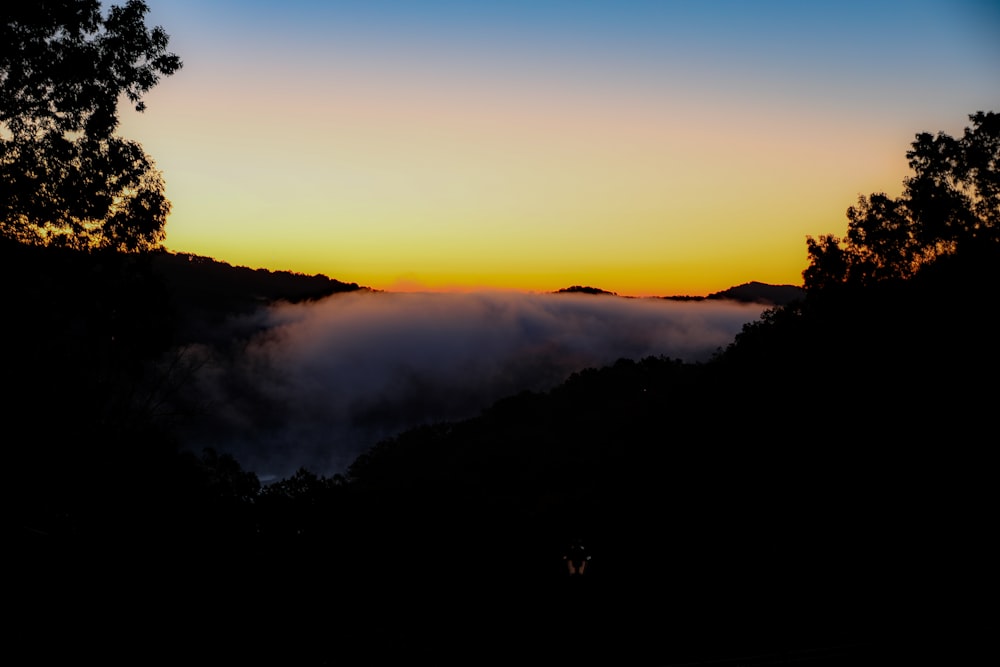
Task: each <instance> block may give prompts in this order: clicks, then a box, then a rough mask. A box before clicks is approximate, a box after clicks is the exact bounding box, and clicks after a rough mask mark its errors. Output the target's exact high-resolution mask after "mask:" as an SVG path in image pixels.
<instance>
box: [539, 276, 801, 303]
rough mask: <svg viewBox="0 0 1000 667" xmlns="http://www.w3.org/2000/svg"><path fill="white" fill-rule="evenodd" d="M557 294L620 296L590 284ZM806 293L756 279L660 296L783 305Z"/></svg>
mask: <svg viewBox="0 0 1000 667" xmlns="http://www.w3.org/2000/svg"><path fill="white" fill-rule="evenodd" d="M556 294H606V295H610V296H618V293H617V292H609V291H607V290H603V289H600V288H598V287H591V286H589V285H587V286H583V285H573V286H572V287H564V288H563V289H560V290H558V291H557V292H556ZM804 295H805V290H803V289H802V288H801V287H796V286H795V285H769V284H767V283H760V282H756V281H752V282H748V283H743V284H742V285H736V286H735V287H730V288H729V289H725V290H722V291H721V292H713V293H712V294H709V295H708V296H689V295H674V296H665V297H660V298H663V299H669V300H671V301H704V300H706V299H730V300H732V301H742V302H745V303H760V304H766V305H770V306H783V305H785V304H787V303H791V302H792V301H795V300H796V299H801V298H802V297H803V296H804Z"/></svg>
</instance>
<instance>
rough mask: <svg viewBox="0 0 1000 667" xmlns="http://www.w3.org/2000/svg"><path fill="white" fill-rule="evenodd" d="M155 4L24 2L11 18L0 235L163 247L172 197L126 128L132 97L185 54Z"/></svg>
mask: <svg viewBox="0 0 1000 667" xmlns="http://www.w3.org/2000/svg"><path fill="white" fill-rule="evenodd" d="M147 11H148V7H147V6H146V3H145V2H141V1H139V0H128V1H127V2H126V3H125V4H123V5H115V6H112V7H111V8H110V9H109V10H108V11H107V12H106V13H102V11H101V3H100V2H99V1H98V0H36V1H35V2H30V3H29V2H24V3H13V4H11V5H10V6H9V7H8V8H6V9H5V10H4V14H5V16H4V18H3V20H2V22H0V174H2V179H0V235H2V236H5V237H8V238H14V239H17V240H19V241H23V242H29V243H38V244H45V245H61V246H70V247H76V248H83V249H93V248H113V249H116V250H126V251H132V250H143V249H148V248H151V247H156V246H158V245H159V243H160V242H161V241H162V239H163V234H164V231H163V228H164V225H165V222H166V216H167V214H168V213H169V210H170V203H169V202H168V201H167V199H166V197H165V195H164V184H163V179H162V176H161V174H160V173H159V171H157V169H156V168H155V165H154V164H153V161H152V159H151V158H150V157H149V156H148V155H147V154H146V153H145V151H144V150H143V148H142V146H141V145H140V144H139V143H137V142H135V141H130V140H127V139H124V138H122V137H119V136H117V135H116V133H115V131H116V129H117V127H118V108H119V102H120V101H122V99H123V98H124V99H127V100H128V102H129V103H130V104H131V105H132V106H133V107H134V108H135V110H136V111H140V112H141V111H143V110H144V109H145V104H144V102H143V96H144V94H145V93H146V92H148V91H149V90H150V89H151V88H152V87H153V86H154V85H156V83H157V82H158V81H159V80H160V78H161V77H162V76H168V75H170V74H173V73H174V72H176V71H177V70H178V69H179V68H180V67H181V61H180V59H179V58H178V56H176V55H175V54H173V53H170V52H168V51H167V44H168V40H169V38H168V35H167V34H166V32H164V30H163V29H162V28H160V27H155V28H152V29H149V28H147V27H146V25H145V15H146V13H147Z"/></svg>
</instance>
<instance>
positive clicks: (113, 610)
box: [0, 2, 1000, 665]
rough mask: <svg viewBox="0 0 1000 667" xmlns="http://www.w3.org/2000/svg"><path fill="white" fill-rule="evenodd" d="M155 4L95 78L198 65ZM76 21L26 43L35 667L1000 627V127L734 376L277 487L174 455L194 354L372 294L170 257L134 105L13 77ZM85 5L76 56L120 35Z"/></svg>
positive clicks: (25, 533)
mask: <svg viewBox="0 0 1000 667" xmlns="http://www.w3.org/2000/svg"><path fill="white" fill-rule="evenodd" d="M43 4H45V3H43ZM52 4H53V6H55V5H58V4H59V3H52ZM63 4H66V5H72V4H79V5H81V7H82V6H84V5H87V6H89V4H90V3H63ZM60 6H61V5H60ZM141 6H142V3H135V2H130V3H127V5H126V6H125V8H124V9H122V13H121V15H119V16H117V22H112V23H109V24H107V25H104V26H103V29H104V30H109V31H112V32H114V31H119V32H120V33H121V35H120V36H122V37H123V39H124V38H125V37H128V39H126V40H125V43H127V45H128V46H129V48H130V49H131V50H130V51H129V53H130V54H132V55H133V56H135V58H136V60H137V62H141V63H145V64H144V65H142V66H141V67H138V66H137V68H135V69H132V70H128V71H117V70H116V71H114V72H111V73H106V72H100V71H89V72H84V73H83V74H82V75H81V76H83V77H84V78H85V79H87V78H95V77H96V78H98V79H99V78H100V77H101V76H105V75H106V76H107V80H109V81H114V82H117V84H116V85H119V86H120V92H123V93H124V94H126V95H127V96H128V97H129V99H132V100H133V101H134V102H138V101H139V99H140V98H141V95H142V93H143V92H145V90H148V88H149V87H150V86H151V85H152V84H154V83H155V81H156V79H157V77H158V76H161V75H169V74H170V73H172V72H173V71H175V70H176V69H177V68H178V67H179V66H180V62H179V60H177V59H176V57H175V56H172V54H169V53H167V52H166V50H165V49H166V39H165V35H162V34H160V33H158V32H156V30H153V31H147V30H146V29H145V28H144V27H143V26H142V12H141V11H140V10H141ZM22 14H23V16H22ZM56 14H57V12H54V11H53V12H51V13H50V14H48V15H46V16H41V15H38V16H36V15H33V14H32V10H30V9H27V8H25V9H21V8H19V9H17V10H16V12H15V16H14V19H13V20H9V21H7V23H6V25H5V28H4V30H5V31H6V32H5V33H4V35H3V37H4V39H3V40H2V43H4V44H5V46H4V47H3V51H2V52H0V69H2V71H3V72H5V73H7V75H6V76H5V77H3V78H2V79H0V110H2V115H0V122H2V124H3V126H4V128H5V130H6V131H5V132H3V133H0V150H2V152H0V170H2V172H3V181H2V182H3V186H2V189H0V216H2V220H0V232H2V234H0V237H2V241H0V258H2V261H0V274H2V283H0V284H2V285H3V286H4V290H5V295H6V301H7V303H8V314H7V315H6V321H5V326H4V327H2V334H0V336H2V347H0V349H2V350H3V355H4V369H5V370H4V380H5V387H6V390H5V399H4V416H5V421H6V422H7V424H8V426H7V433H8V436H7V437H6V438H5V444H6V450H7V451H8V452H9V453H10V454H11V456H10V457H9V458H8V463H7V471H8V474H7V480H8V493H9V495H8V501H7V508H8V517H9V519H10V520H9V521H8V523H7V527H8V542H9V543H10V544H11V545H12V547H13V549H12V550H11V551H12V552H13V553H14V556H15V558H14V561H13V564H12V565H10V566H9V567H10V571H9V575H10V576H9V582H10V587H11V588H12V589H13V593H12V594H11V595H10V596H9V597H8V605H9V608H10V609H11V610H12V612H13V613H14V616H15V621H14V623H15V627H14V628H13V629H14V635H15V636H17V637H19V638H20V639H21V641H22V642H23V645H22V648H23V649H24V650H25V651H27V652H28V654H29V655H31V656H33V659H32V661H38V662H41V661H45V660H48V659H53V658H56V657H57V656H62V657H64V658H65V657H70V656H73V657H80V656H87V655H89V656H94V657H101V658H102V659H107V660H109V661H112V662H118V661H124V660H130V661H145V660H148V659H161V658H166V659H175V660H180V659H188V658H190V657H191V656H193V655H198V656H200V658H204V659H207V660H215V661H217V662H222V663H224V664H228V663H239V662H250V663H254V662H262V661H270V662H276V663H278V664H331V663H338V662H346V663H354V662H380V661H384V660H401V659H406V660H412V659H417V658H421V657H422V658H427V659H433V660H436V661H438V662H463V663H470V662H471V663H482V662H507V661H513V660H518V661H523V660H537V661H540V662H557V663H567V662H577V663H579V662H587V663H600V664H606V663H608V662H613V663H616V664H629V663H633V664H634V663H639V664H709V663H710V664H724V665H728V664H777V663H778V662H783V663H789V662H791V663H801V664H862V663H866V662H870V663H871V664H885V663H886V662H896V661H898V660H899V658H900V657H901V656H903V655H904V654H906V655H910V654H919V655H922V656H925V657H926V656H928V655H934V654H935V652H938V653H937V654H938V655H939V657H944V658H949V657H955V656H956V655H958V652H959V651H960V650H961V647H963V646H968V645H969V641H970V640H971V639H975V638H977V637H979V636H980V633H981V632H982V630H983V628H984V627H985V619H980V618H977V617H976V615H975V614H974V613H972V609H971V608H967V607H965V606H964V605H963V604H961V603H960V602H959V600H960V599H961V597H964V596H961V595H958V594H959V593H964V594H968V593H970V592H971V593H972V596H973V597H975V596H976V595H977V594H978V593H977V592H978V591H981V590H983V588H984V587H983V583H982V580H981V576H982V575H983V573H984V572H985V569H984V568H985V566H986V564H987V562H986V553H987V552H986V546H985V544H986V538H987V537H988V533H989V532H990V531H989V527H990V526H992V519H993V516H994V515H993V512H992V511H990V510H989V509H987V508H988V507H989V504H988V497H989V496H990V495H991V494H989V493H988V491H989V489H990V488H991V487H990V486H988V485H989V484H991V483H992V479H991V474H990V473H991V470H992V468H991V467H990V466H988V465H987V461H988V460H989V459H988V456H987V455H988V451H989V450H990V449H992V448H993V446H994V441H995V440H996V426H995V425H996V405H997V392H996V378H997V371H998V367H1000V365H998V357H1000V352H998V348H997V345H996V340H995V336H994V335H992V334H993V333H995V331H996V329H995V313H994V312H993V311H994V310H995V307H996V294H997V290H998V288H1000V275H998V274H1000V169H998V165H1000V116H998V115H997V114H996V113H994V112H976V113H973V114H971V115H970V116H969V123H970V124H969V127H967V128H966V130H965V133H964V134H963V135H961V136H958V137H952V136H949V135H947V134H944V133H938V134H936V135H932V134H927V133H921V134H917V135H916V136H915V139H914V141H913V143H912V145H911V149H910V150H909V151H908V152H907V158H908V160H909V164H910V167H911V170H912V176H910V177H909V178H907V180H906V181H905V182H904V184H903V191H902V194H901V195H900V196H898V197H890V196H888V195H886V194H885V193H873V194H871V195H869V196H862V197H860V198H859V200H858V202H857V203H856V204H855V205H852V206H850V208H848V210H847V219H848V228H847V232H846V234H844V235H836V234H827V235H823V236H819V237H817V238H809V239H807V240H806V247H805V248H804V251H805V255H806V257H807V261H808V264H807V266H806V268H805V269H804V272H803V283H802V286H801V293H800V294H799V296H798V297H797V298H794V299H793V300H791V301H788V302H787V303H783V304H781V305H774V306H772V307H771V308H769V309H768V310H767V311H765V313H764V315H763V316H762V317H761V318H760V319H759V320H757V321H754V322H751V323H749V324H747V325H746V326H745V327H744V329H743V331H742V332H741V333H740V334H739V335H738V336H737V337H736V338H735V340H734V341H733V342H732V343H731V344H730V345H729V346H728V347H726V348H725V349H722V350H719V352H718V353H717V355H716V356H715V357H714V358H713V359H711V360H710V361H708V362H704V363H687V362H681V361H679V360H676V359H671V358H667V357H648V358H642V359H621V360H619V361H618V362H617V363H614V364H612V365H609V366H607V367H600V368H584V369H580V370H579V371H578V372H576V373H574V374H572V375H571V376H570V377H568V378H567V379H566V380H565V382H563V383H561V384H560V385H558V386H556V387H555V388H553V389H552V390H551V391H546V392H532V391H525V392H522V393H519V394H515V395H511V396H509V397H507V398H505V399H503V400H500V401H498V402H496V403H495V404H493V405H492V406H490V407H489V408H488V409H486V410H484V411H483V412H482V414H480V415H478V416H476V417H473V418H470V419H467V420H462V421H458V422H445V423H433V424H427V425H424V426H421V427H419V428H415V429H412V430H408V431H405V432H402V433H399V434H398V435H396V436H394V437H392V438H389V439H386V440H384V441H382V442H379V443H376V444H374V445H373V446H372V447H371V449H370V450H369V451H367V452H366V453H364V454H363V455H361V456H360V457H358V458H357V459H356V460H355V461H354V462H353V464H352V465H351V466H350V468H349V469H348V471H347V472H346V474H343V475H334V476H332V477H326V476H323V475H317V474H315V473H314V472H312V471H310V470H308V469H306V468H303V469H301V470H299V471H298V472H297V473H296V474H295V475H293V476H291V477H288V478H286V479H282V480H279V481H276V482H272V483H268V484H262V483H261V482H260V480H259V479H258V478H257V477H256V475H255V474H253V473H252V472H249V471H247V470H245V469H244V468H243V467H242V466H241V463H240V461H238V460H236V459H235V458H234V457H233V456H231V455H228V454H225V453H222V452H218V451H215V450H212V449H205V450H203V451H191V450H189V449H187V448H186V447H185V446H184V443H183V441H181V440H180V439H179V438H178V437H177V435H176V432H175V430H174V426H175V424H176V423H177V422H178V420H183V419H184V418H185V416H184V415H178V414H172V413H170V412H169V411H167V410H165V406H168V405H170V402H169V400H168V398H169V396H171V395H173V394H174V393H176V392H183V391H184V390H185V382H187V381H188V380H189V375H188V374H187V373H188V370H189V369H185V368H184V367H183V364H181V363H179V362H178V358H177V355H176V350H177V349H178V346H179V345H183V344H184V343H185V342H189V341H190V340H192V339H194V338H197V337H199V336H201V337H204V336H207V335H210V332H211V331H212V327H211V323H212V321H213V320H215V319H218V320H220V321H221V319H224V318H225V317H227V316H228V315H231V314H233V313H238V312H245V311H247V310H252V309H253V308H255V307H257V306H259V305H260V304H264V303H269V302H273V301H277V300H289V301H296V300H309V299H318V298H321V297H322V296H327V295H329V294H333V293H337V292H343V291H352V290H358V289H364V288H362V287H359V286H358V285H357V284H354V283H342V282H339V281H337V280H332V279H329V278H327V277H325V276H304V275H299V274H293V273H289V272H271V271H263V270H253V269H248V268H246V267H232V266H229V265H226V264H224V263H223V262H219V261H218V260H213V259H210V258H199V257H196V256H193V255H178V254H174V253H169V252H167V251H165V250H164V249H163V248H162V243H161V242H162V238H163V225H164V224H165V219H166V213H167V212H168V211H169V202H167V201H166V200H165V198H164V197H163V196H162V195H163V190H162V182H160V181H158V180H157V178H156V174H155V173H153V170H152V167H151V166H150V163H149V161H148V160H147V159H146V158H145V156H144V153H142V149H141V147H140V146H137V145H135V144H132V143H129V142H128V141H126V140H122V139H120V138H117V137H116V136H115V135H114V133H113V130H114V126H115V122H114V121H115V118H114V112H113V110H112V109H111V108H109V107H108V106H107V104H106V100H104V98H103V97H102V95H103V92H102V91H105V90H106V87H105V86H95V87H94V89H93V90H91V89H86V90H84V92H83V93H80V92H79V90H78V93H77V94H74V95H69V96H65V97H59V91H61V90H65V89H63V88H60V87H59V86H48V87H46V86H40V87H33V86H32V85H30V84H31V82H30V81H21V80H19V79H18V77H16V76H14V75H13V74H12V73H13V72H15V71H17V72H31V71H34V72H36V76H42V75H41V74H38V72H39V71H43V70H44V68H40V67H35V68H34V69H32V68H24V69H16V70H15V68H14V67H13V64H14V63H17V62H21V61H20V60H18V59H19V58H20V59H25V58H30V59H34V60H32V61H31V62H33V63H36V65H37V63H38V62H41V60H38V59H39V58H44V54H41V55H40V54H39V52H37V48H41V47H40V46H39V44H41V43H42V42H43V41H44V40H42V41H37V40H35V36H37V35H43V34H47V33H46V32H45V30H46V29H47V27H51V26H49V25H48V24H46V23H45V21H48V20H53V21H55V20H56V19H55V18H53V17H54V16H56ZM75 16H76V17H77V18H76V19H74V20H76V21H77V24H75V25H76V30H77V33H75V34H76V38H75V39H70V38H67V42H66V44H65V45H64V46H65V48H67V49H69V48H85V47H86V48H91V47H89V46H87V44H88V43H86V42H85V40H83V39H82V37H81V35H85V34H87V30H88V29H91V30H98V29H101V26H99V25H98V24H97V23H88V22H87V20H86V17H85V16H84V17H83V18H81V16H83V15H82V14H81V15H75ZM57 18H58V17H57ZM18 21H20V23H18ZM12 26H13V27H12ZM25 26H27V27H25ZM88 26H89V28H88ZM15 28H16V30H15ZM29 28H30V30H29ZM61 34H64V35H70V36H72V34H73V31H72V30H69V31H68V32H63V33H61ZM14 36H16V37H17V38H18V40H21V41H17V40H15V39H14ZM45 43H47V44H50V45H51V44H52V43H53V42H52V41H51V40H50V41H48V42H45ZM102 43H103V44H107V43H115V42H113V41H112V42H102ZM12 44H13V46H12ZM17 44H21V45H22V47H23V48H22V49H21V50H18V48H16V45H17ZM36 47H37V48H36ZM94 48H98V47H94ZM100 48H104V47H100ZM139 54H141V56H142V57H139ZM95 62H106V61H105V60H101V59H98V60H96V61H95ZM107 62H110V61H107ZM115 62H118V61H115ZM118 66H119V65H109V67H112V68H113V67H118ZM43 74H44V76H46V77H50V78H51V77H56V76H61V75H62V74H61V73H60V72H57V71H44V72H43ZM46 80H50V79H46ZM123 81H124V82H125V83H124V84H122V82H123ZM46 90H47V91H48V97H45V98H44V99H33V98H32V97H31V96H32V95H33V94H36V93H37V94H42V93H39V92H38V91H46ZM33 91H34V92H33ZM88 95H89V96H90V97H88ZM88 99H89V100H90V101H92V102H93V103H92V104H86V103H85V102H87V100H88ZM108 184H112V185H108ZM71 186H72V187H71ZM114 187H119V188H121V190H120V191H119V192H117V193H116V192H113V191H112V190H113V189H114ZM570 290H571V291H594V292H596V293H600V292H603V290H597V289H596V288H582V287H576V288H570ZM595 298H605V297H604V296H601V297H597V296H595ZM608 298H610V297H608ZM615 298H617V297H615ZM583 549H585V550H586V554H587V556H581V554H582V553H583V551H582V550H583ZM944 610H947V612H946V613H945V611H944ZM754 660H756V662H754Z"/></svg>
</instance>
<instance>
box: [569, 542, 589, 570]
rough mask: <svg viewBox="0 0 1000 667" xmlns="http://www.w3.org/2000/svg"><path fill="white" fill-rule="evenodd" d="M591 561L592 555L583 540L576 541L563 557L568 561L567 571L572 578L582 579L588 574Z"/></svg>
mask: <svg viewBox="0 0 1000 667" xmlns="http://www.w3.org/2000/svg"><path fill="white" fill-rule="evenodd" d="M590 559H591V555H590V553H589V552H588V551H587V548H586V547H585V546H584V544H583V541H582V540H575V541H574V542H573V543H572V544H571V545H570V547H569V549H567V551H566V554H565V555H564V556H563V560H565V561H566V569H567V571H568V572H569V575H570V576H571V577H582V576H583V575H584V574H585V573H586V572H587V565H588V563H590Z"/></svg>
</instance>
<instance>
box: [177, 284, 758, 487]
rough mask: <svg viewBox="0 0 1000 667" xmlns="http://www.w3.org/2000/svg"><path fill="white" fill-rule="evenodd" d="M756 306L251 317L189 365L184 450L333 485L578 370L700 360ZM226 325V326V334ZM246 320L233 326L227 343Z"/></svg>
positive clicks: (610, 301)
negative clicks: (405, 446) (440, 424)
mask: <svg viewBox="0 0 1000 667" xmlns="http://www.w3.org/2000/svg"><path fill="white" fill-rule="evenodd" d="M763 309H764V306H761V305H753V304H738V303H733V302H725V301H698V302H676V301H668V300H662V299H625V298H618V297H611V296H592V295H583V294H522V293H505V292H485V293H472V294H412V293H377V292H352V293H347V294H338V295H334V296H331V297H329V298H327V299H324V300H322V301H320V302H316V303H310V304H294V305H293V304H278V305H274V306H271V307H268V308H266V309H262V310H261V311H260V312H259V313H257V314H256V315H255V318H254V319H255V322H254V324H255V325H256V327H257V329H258V333H257V334H255V335H254V336H252V337H251V338H250V339H249V340H246V341H245V344H242V345H238V346H233V347H232V348H229V349H222V348H215V347H212V348H210V347H207V346H206V347H199V348H193V349H191V350H188V352H187V354H188V356H189V358H191V359H194V358H197V359H198V360H199V363H200V364H201V365H200V366H199V368H198V371H197V373H196V374H195V376H194V379H193V382H192V383H191V386H190V388H189V390H188V391H187V392H186V395H185V398H184V400H185V402H186V405H187V407H192V406H196V407H197V408H198V411H199V412H200V413H201V414H200V416H199V417H197V418H196V419H194V420H192V421H190V422H189V423H188V424H187V427H186V429H185V431H184V433H185V438H186V444H187V445H188V446H191V447H193V448H195V449H196V450H200V449H201V448H203V447H212V448H214V449H216V450H218V451H223V452H229V453H232V454H233V455H234V456H236V457H237V459H238V460H239V461H240V463H241V464H242V465H243V467H244V468H246V469H248V470H252V471H253V472H256V473H257V474H258V475H259V476H260V477H261V480H262V481H264V482H267V481H270V480H271V479H274V478H282V477H286V476H288V475H291V474H292V473H294V472H295V470H297V469H298V468H300V467H306V468H308V469H310V470H311V471H313V472H315V473H317V474H325V475H332V474H334V473H342V472H344V471H345V470H346V468H347V466H348V465H349V464H350V463H351V462H352V461H353V460H354V458H355V457H356V456H357V455H358V454H359V453H361V452H362V451H364V450H365V449H366V448H368V447H370V446H371V445H373V444H375V443H376V442H378V441H379V440H380V439H383V438H385V437H388V436H391V435H394V434H396V433H399V432H400V431H402V430H405V429H407V428H411V427H413V426H417V425H419V424H422V423H430V422H434V421H441V420H447V419H461V418H465V417H470V416H474V415H475V414H477V413H478V412H479V411H480V410H482V409H483V408H485V407H487V406H488V405H490V404H491V403H492V402H494V401H495V400H497V399H499V398H502V397H504V396H507V395H510V394H514V393H517V392H519V391H521V390H525V389H528V390H535V391H541V390H546V389H549V388H551V387H552V386H555V385H556V384H559V383H560V382H562V381H563V380H565V379H566V377H568V376H569V375H570V374H571V373H573V372H575V371H579V370H581V369H584V368H588V367H598V366H603V365H606V364H610V363H613V362H614V361H616V360H617V359H620V358H631V359H640V358H642V357H646V356H650V355H653V356H658V355H664V356H668V357H672V358H679V359H684V360H686V361H702V360H707V359H708V358H709V357H710V356H711V355H712V354H713V353H714V352H715V351H716V350H717V349H718V348H720V347H724V346H726V345H727V344H729V343H730V342H731V341H732V340H733V338H734V336H735V335H736V334H737V333H738V332H739V331H740V329H741V328H742V326H743V324H744V323H746V322H749V321H751V320H754V319H756V318H757V317H758V316H759V315H760V313H761V312H762V311H763ZM236 325H239V326H236ZM236 330H244V331H245V330H246V322H242V323H234V331H236Z"/></svg>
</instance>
